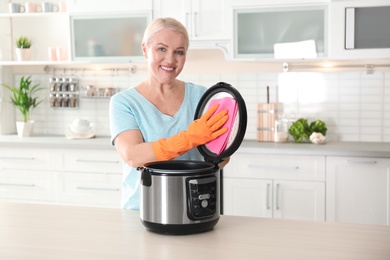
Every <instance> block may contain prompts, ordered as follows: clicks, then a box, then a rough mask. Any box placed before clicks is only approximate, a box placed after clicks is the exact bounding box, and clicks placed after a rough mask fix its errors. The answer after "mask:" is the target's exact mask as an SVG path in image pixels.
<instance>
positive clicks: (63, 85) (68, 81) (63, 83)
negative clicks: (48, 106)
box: [49, 77, 79, 92]
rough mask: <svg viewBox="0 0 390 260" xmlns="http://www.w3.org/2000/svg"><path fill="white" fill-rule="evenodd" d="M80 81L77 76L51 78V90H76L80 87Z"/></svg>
mask: <svg viewBox="0 0 390 260" xmlns="http://www.w3.org/2000/svg"><path fill="white" fill-rule="evenodd" d="M78 85H79V82H78V79H77V78H72V77H69V78H66V77H64V78H61V77H57V78H54V77H53V78H49V88H50V91H51V92H54V91H56V92H59V91H61V92H67V91H69V92H76V91H78V89H79V86H78Z"/></svg>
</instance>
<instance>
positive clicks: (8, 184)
mask: <svg viewBox="0 0 390 260" xmlns="http://www.w3.org/2000/svg"><path fill="white" fill-rule="evenodd" d="M0 186H14V187H35V184H21V183H0Z"/></svg>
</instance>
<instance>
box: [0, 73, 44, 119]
mask: <svg viewBox="0 0 390 260" xmlns="http://www.w3.org/2000/svg"><path fill="white" fill-rule="evenodd" d="M30 77H31V76H29V77H27V78H24V77H22V78H21V79H20V84H19V88H16V87H14V86H9V85H7V84H3V86H4V87H5V88H7V89H9V90H10V91H11V92H12V97H11V102H12V103H13V104H14V105H15V106H16V107H17V108H18V109H19V111H20V112H21V113H22V116H23V121H24V122H27V121H28V120H29V119H30V112H31V111H30V110H31V109H33V108H35V107H36V106H38V105H39V104H40V103H41V102H42V101H43V100H41V101H38V97H34V94H35V93H36V92H37V91H39V90H41V89H43V88H39V84H36V85H34V86H31V80H30Z"/></svg>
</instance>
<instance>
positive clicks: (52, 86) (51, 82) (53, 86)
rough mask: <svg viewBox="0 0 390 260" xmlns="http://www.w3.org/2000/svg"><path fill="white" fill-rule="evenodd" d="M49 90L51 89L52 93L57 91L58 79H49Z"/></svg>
mask: <svg viewBox="0 0 390 260" xmlns="http://www.w3.org/2000/svg"><path fill="white" fill-rule="evenodd" d="M49 86H50V87H49V88H50V91H51V92H53V91H56V79H55V78H49Z"/></svg>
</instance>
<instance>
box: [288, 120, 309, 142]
mask: <svg viewBox="0 0 390 260" xmlns="http://www.w3.org/2000/svg"><path fill="white" fill-rule="evenodd" d="M288 132H289V134H290V135H291V136H292V137H293V138H294V141H295V142H297V143H300V142H302V140H303V139H306V140H307V139H309V137H310V130H309V124H308V123H307V119H305V118H300V119H298V120H297V121H295V122H293V123H292V125H291V126H290V128H289V129H288Z"/></svg>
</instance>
